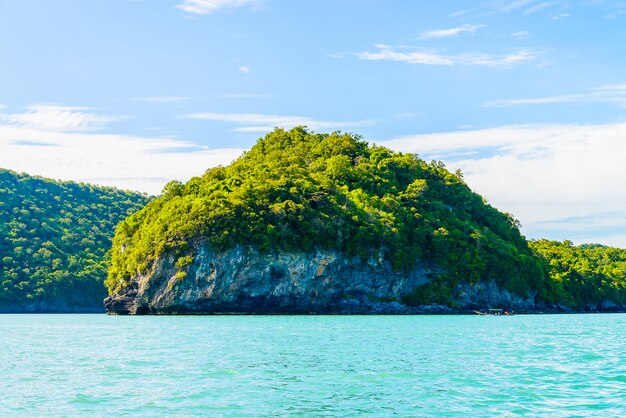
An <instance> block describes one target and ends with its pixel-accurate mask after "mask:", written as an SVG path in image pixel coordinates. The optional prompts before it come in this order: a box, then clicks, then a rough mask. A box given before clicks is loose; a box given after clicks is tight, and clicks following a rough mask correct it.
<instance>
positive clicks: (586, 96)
mask: <svg viewBox="0 0 626 418" xmlns="http://www.w3.org/2000/svg"><path fill="white" fill-rule="evenodd" d="M549 103H614V104H617V105H618V106H622V107H626V84H609V85H606V86H601V87H598V88H595V89H593V90H591V91H589V92H586V93H576V94H560V95H555V96H546V97H535V98H528V99H504V100H492V101H490V102H487V103H485V104H484V105H483V106H486V107H511V106H519V105H532V104H549Z"/></svg>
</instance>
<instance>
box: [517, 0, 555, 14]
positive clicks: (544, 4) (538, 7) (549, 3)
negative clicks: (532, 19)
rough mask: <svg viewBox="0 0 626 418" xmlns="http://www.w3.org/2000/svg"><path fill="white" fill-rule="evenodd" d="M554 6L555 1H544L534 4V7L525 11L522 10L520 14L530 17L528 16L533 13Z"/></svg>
mask: <svg viewBox="0 0 626 418" xmlns="http://www.w3.org/2000/svg"><path fill="white" fill-rule="evenodd" d="M556 4H557V2H555V1H544V2H542V3H538V4H535V5H533V6H531V7H529V8H527V9H526V10H524V11H523V12H522V14H525V15H530V14H533V13H537V12H540V11H542V10H545V9H547V8H549V7H552V6H554V5H556Z"/></svg>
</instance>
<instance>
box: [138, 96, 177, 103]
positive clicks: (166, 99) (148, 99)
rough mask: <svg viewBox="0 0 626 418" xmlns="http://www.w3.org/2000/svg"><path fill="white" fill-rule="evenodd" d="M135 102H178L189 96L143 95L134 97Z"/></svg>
mask: <svg viewBox="0 0 626 418" xmlns="http://www.w3.org/2000/svg"><path fill="white" fill-rule="evenodd" d="M133 100H134V101H136V102H148V103H180V102H184V101H187V100H189V97H184V96H143V97H134V98H133Z"/></svg>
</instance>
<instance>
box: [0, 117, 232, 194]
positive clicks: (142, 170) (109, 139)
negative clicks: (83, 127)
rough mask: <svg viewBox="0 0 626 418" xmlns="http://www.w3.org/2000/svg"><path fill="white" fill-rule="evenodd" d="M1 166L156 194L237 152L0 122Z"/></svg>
mask: <svg viewBox="0 0 626 418" xmlns="http://www.w3.org/2000/svg"><path fill="white" fill-rule="evenodd" d="M0 149H1V150H2V152H0V167H3V168H9V169H12V170H16V171H25V172H27V173H29V174H36V175H41V176H46V177H51V178H55V179H63V180H74V181H83V182H89V183H95V184H102V185H107V186H115V187H120V188H124V189H131V190H140V191H144V192H147V193H151V194H158V193H159V192H160V191H161V189H162V187H163V186H164V185H165V184H166V183H167V182H169V181H170V180H173V179H177V180H181V181H186V180H188V179H189V178H191V177H192V176H195V175H200V174H202V173H203V172H204V171H205V170H206V169H207V168H209V167H212V166H216V165H219V164H228V163H230V162H231V161H232V160H234V159H235V158H237V157H238V156H239V155H241V153H242V152H243V150H242V149H240V148H219V149H209V148H206V147H199V146H197V145H194V144H192V143H190V142H187V141H184V140H180V139H175V138H158V137H142V136H132V135H114V134H102V133H94V132H67V131H63V132H61V131H58V130H47V129H43V128H42V127H38V128H34V127H30V126H26V125H21V124H11V123H2V122H0Z"/></svg>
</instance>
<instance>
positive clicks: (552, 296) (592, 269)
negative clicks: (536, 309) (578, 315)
mask: <svg viewBox="0 0 626 418" xmlns="http://www.w3.org/2000/svg"><path fill="white" fill-rule="evenodd" d="M530 245H531V248H533V250H534V251H536V252H537V253H538V254H540V255H541V256H542V257H543V258H544V259H545V261H546V263H547V264H548V266H549V275H550V280H549V282H548V283H547V284H548V286H547V288H546V289H545V290H546V296H547V298H548V299H549V300H552V301H558V302H559V303H562V304H564V305H566V306H570V307H573V308H581V307H584V308H587V309H591V310H594V309H596V307H598V304H600V305H601V306H599V307H598V308H599V309H601V310H611V309H613V308H615V306H613V305H614V304H618V305H626V250H625V249H621V248H614V247H607V246H604V245H599V244H583V245H578V246H576V245H574V244H573V243H572V242H571V241H563V242H558V241H549V240H538V241H531V243H530Z"/></svg>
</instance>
